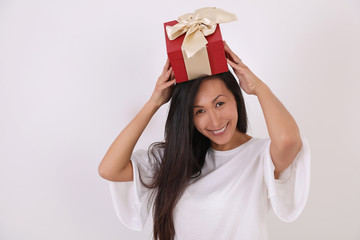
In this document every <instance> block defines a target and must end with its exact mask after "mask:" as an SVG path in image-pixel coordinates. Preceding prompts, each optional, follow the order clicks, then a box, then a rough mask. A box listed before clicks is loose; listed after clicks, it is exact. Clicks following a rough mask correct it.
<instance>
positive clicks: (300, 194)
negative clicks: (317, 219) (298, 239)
mask: <svg viewBox="0 0 360 240" xmlns="http://www.w3.org/2000/svg"><path fill="white" fill-rule="evenodd" d="M302 143H303V145H302V148H301V150H300V151H299V153H298V154H297V156H296V157H295V160H294V161H293V162H292V164H291V165H290V166H289V167H288V168H286V169H285V170H284V171H283V172H282V173H281V174H280V177H279V179H275V177H274V170H275V166H274V163H273V161H272V159H271V155H270V141H268V142H267V143H266V147H265V149H264V152H263V158H264V178H265V183H266V185H267V189H268V199H270V203H271V206H272V209H273V211H274V213H275V215H276V216H277V217H278V218H279V219H280V220H281V221H284V222H292V221H294V220H295V219H296V218H298V217H299V215H300V214H301V212H302V211H303V209H304V207H305V204H306V201H307V198H308V195H309V189H310V147H309V143H308V141H307V140H306V138H302Z"/></svg>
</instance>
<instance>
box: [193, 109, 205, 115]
mask: <svg viewBox="0 0 360 240" xmlns="http://www.w3.org/2000/svg"><path fill="white" fill-rule="evenodd" d="M203 112H204V110H203V109H200V110H197V111H196V112H195V115H198V114H200V113H203Z"/></svg>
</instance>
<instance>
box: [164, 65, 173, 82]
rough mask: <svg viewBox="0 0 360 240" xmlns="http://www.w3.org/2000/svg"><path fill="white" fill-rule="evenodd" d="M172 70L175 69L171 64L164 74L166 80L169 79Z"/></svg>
mask: <svg viewBox="0 0 360 240" xmlns="http://www.w3.org/2000/svg"><path fill="white" fill-rule="evenodd" d="M172 71H173V69H172V67H171V66H170V68H169V70H167V71H166V72H165V74H164V81H168V80H169V78H170V75H171V73H172Z"/></svg>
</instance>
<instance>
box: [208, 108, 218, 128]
mask: <svg viewBox="0 0 360 240" xmlns="http://www.w3.org/2000/svg"><path fill="white" fill-rule="evenodd" d="M209 118H210V123H211V125H212V126H213V127H215V128H216V127H219V124H220V116H219V115H218V114H217V113H216V112H215V111H210V112H209Z"/></svg>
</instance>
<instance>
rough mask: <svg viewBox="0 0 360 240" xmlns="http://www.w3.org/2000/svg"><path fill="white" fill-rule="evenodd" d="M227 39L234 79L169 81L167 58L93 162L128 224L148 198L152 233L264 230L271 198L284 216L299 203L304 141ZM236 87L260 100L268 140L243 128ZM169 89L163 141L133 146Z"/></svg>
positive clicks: (134, 224) (304, 187)
mask: <svg viewBox="0 0 360 240" xmlns="http://www.w3.org/2000/svg"><path fill="white" fill-rule="evenodd" d="M224 46H225V53H226V55H227V61H228V63H229V64H230V66H232V68H233V70H234V73H235V74H236V76H237V77H238V79H239V83H240V84H239V83H238V82H237V81H236V79H235V77H234V76H233V74H232V73H231V72H225V73H220V74H216V75H213V76H209V77H203V78H199V79H195V80H191V81H188V82H184V83H180V84H176V85H175V86H174V79H173V74H172V73H173V72H172V68H171V66H170V64H169V61H168V62H167V63H166V65H165V67H164V70H163V73H162V74H161V76H160V77H159V79H158V81H157V83H156V86H155V90H154V92H153V94H152V96H151V98H150V100H149V101H148V102H147V103H146V104H145V106H144V107H143V109H142V110H141V111H140V112H139V114H138V115H137V116H136V117H135V118H134V120H133V121H132V122H130V123H129V125H128V126H127V127H126V128H125V129H124V130H123V131H122V132H121V133H120V135H119V136H118V137H117V139H116V140H115V141H114V143H113V144H112V145H111V147H110V148H109V150H108V152H107V153H106V155H105V157H104V159H103V160H102V162H101V164H100V166H99V173H100V175H101V176H102V177H104V178H105V179H108V180H110V189H111V194H112V199H113V203H114V206H115V209H116V212H117V215H118V217H119V219H120V220H121V221H122V222H123V223H124V224H125V225H126V226H128V227H129V228H131V229H134V230H141V229H143V226H144V224H145V222H146V219H147V217H148V215H149V213H150V209H151V208H152V207H153V218H154V227H153V230H154V231H153V234H154V239H156V240H157V239H161V240H163V239H166V240H168V239H187V240H188V239H190V240H191V239H194V240H195V239H196V240H198V239H267V223H266V216H267V213H268V209H269V207H270V206H271V207H272V208H273V210H274V212H275V214H276V215H277V216H278V217H279V218H280V219H281V220H283V221H287V222H289V221H294V220H295V219H296V218H297V217H298V216H299V215H300V213H301V212H302V210H303V208H304V206H305V203H306V200H307V196H308V192H309V184H310V182H309V181H310V174H309V171H310V152H309V146H308V144H307V142H306V141H302V139H301V137H300V133H299V129H298V127H297V125H296V123H295V121H294V119H293V118H292V116H291V115H290V114H289V112H288V111H287V110H286V109H285V107H284V106H283V105H282V104H281V103H280V101H279V100H278V99H277V98H276V97H275V96H274V95H273V94H272V92H271V91H270V89H269V88H268V87H267V86H266V85H265V83H263V82H262V81H261V80H260V79H259V78H257V77H256V76H255V74H253V73H252V72H251V71H250V69H249V68H248V67H247V66H246V65H245V64H243V63H242V61H241V60H240V59H239V58H238V57H237V55H235V54H234V53H233V52H232V51H231V50H230V48H229V47H228V46H227V45H226V44H225V45H224ZM240 86H241V87H242V89H243V90H244V92H245V93H247V94H253V95H255V96H257V98H258V99H259V102H260V105H261V107H262V110H263V113H264V117H265V120H266V124H267V128H268V131H269V135H270V139H260V138H253V137H251V136H249V135H247V115H246V109H245V104H244V99H243V97H242V93H241V89H240ZM170 98H171V104H170V109H169V113H168V117H167V121H166V125H165V141H164V142H160V143H154V144H153V145H151V146H150V148H149V151H144V150H141V151H136V152H133V149H134V146H135V144H136V141H137V140H138V139H139V137H140V135H141V134H142V131H143V130H144V129H145V127H146V125H147V124H148V122H149V121H150V119H151V117H152V116H153V114H154V113H155V112H156V111H157V109H158V108H159V107H160V106H161V105H163V104H164V103H166V102H167V101H169V100H170ZM124 181H131V182H130V183H123V182H124Z"/></svg>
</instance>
